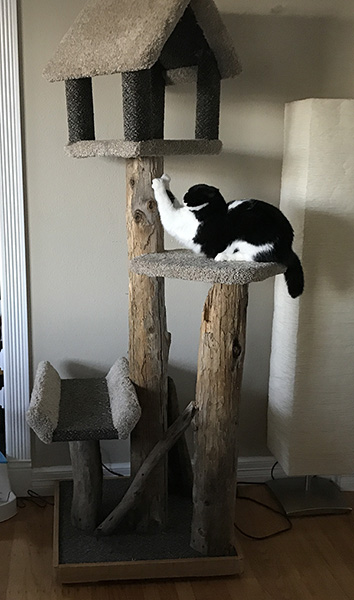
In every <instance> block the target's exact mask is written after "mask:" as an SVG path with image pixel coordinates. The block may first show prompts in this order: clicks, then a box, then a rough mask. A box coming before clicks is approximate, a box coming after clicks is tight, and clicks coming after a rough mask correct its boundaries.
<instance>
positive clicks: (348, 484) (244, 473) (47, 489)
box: [14, 456, 354, 496]
mask: <svg viewBox="0 0 354 600" xmlns="http://www.w3.org/2000/svg"><path fill="white" fill-rule="evenodd" d="M274 464H275V459H274V457H273V456H250V457H248V456H241V457H240V458H239V460H238V481H239V482H241V481H244V482H246V483H251V482H252V481H254V482H258V483H261V482H264V481H267V480H268V479H270V478H271V471H272V467H273V466H274ZM107 466H108V468H109V469H111V470H112V471H114V472H115V473H119V474H121V475H124V476H128V475H129V474H130V464H129V463H127V462H126V463H112V464H108V465H107ZM104 476H105V477H114V475H113V474H112V473H109V472H108V471H104ZM274 476H275V477H286V475H285V473H284V471H283V470H282V468H281V467H280V466H279V465H277V466H276V468H275V469H274ZM71 478H72V471H71V466H70V465H63V466H58V467H40V468H33V469H32V481H31V485H29V486H27V488H26V490H27V489H28V487H30V489H32V490H33V491H35V492H37V494H41V495H42V496H52V495H53V494H54V484H55V482H56V481H59V480H65V479H71ZM331 479H333V480H334V481H335V482H336V483H337V484H338V485H339V487H340V488H341V489H342V490H343V491H354V475H346V476H335V477H332V478H331ZM22 488H23V486H22ZM14 491H15V490H14ZM15 493H16V492H15ZM17 495H20V494H17ZM21 495H25V494H21Z"/></svg>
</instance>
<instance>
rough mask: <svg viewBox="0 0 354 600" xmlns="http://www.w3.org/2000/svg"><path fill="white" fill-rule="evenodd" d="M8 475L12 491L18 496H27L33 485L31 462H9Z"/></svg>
mask: <svg viewBox="0 0 354 600" xmlns="http://www.w3.org/2000/svg"><path fill="white" fill-rule="evenodd" d="M8 473H9V480H10V484H11V489H12V491H13V493H14V494H15V495H16V496H18V497H19V496H27V495H28V494H27V490H28V489H30V488H31V485H32V463H31V461H30V460H9V462H8Z"/></svg>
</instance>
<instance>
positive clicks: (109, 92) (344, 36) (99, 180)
mask: <svg viewBox="0 0 354 600" xmlns="http://www.w3.org/2000/svg"><path fill="white" fill-rule="evenodd" d="M84 4H85V0H51V1H50V2H48V0H22V1H21V2H20V9H21V11H20V15H21V32H20V33H21V39H22V67H23V116H24V139H25V168H26V173H25V176H26V196H27V226H28V243H29V281H30V311H31V315H30V316H31V348H32V362H33V372H34V371H35V368H36V366H37V364H38V362H39V361H40V360H43V359H47V360H50V361H51V362H52V363H53V365H54V366H55V367H56V368H58V370H59V371H60V374H61V376H62V377H72V376H79V377H80V376H95V375H96V374H97V375H101V374H104V373H105V371H106V370H107V369H108V368H109V367H110V365H111V364H112V363H113V361H114V360H115V359H116V357H117V356H120V355H124V354H125V353H126V350H127V345H128V343H127V335H128V333H127V291H128V290H127V282H128V275H127V252H126V242H125V168H124V162H123V161H122V160H119V159H104V158H94V159H86V160H74V159H70V158H67V157H66V156H65V154H64V151H63V147H64V145H65V144H66V140H67V129H66V109H65V95H64V85H63V84H62V83H56V84H49V83H48V82H46V81H45V80H44V79H43V78H42V76H41V72H42V69H43V68H44V66H45V64H46V62H47V61H48V60H49V59H50V57H51V56H52V55H53V53H54V51H55V49H56V47H57V44H58V43H59V41H60V39H61V38H62V36H63V35H64V33H65V32H66V31H67V29H68V28H69V26H70V25H71V23H72V21H73V20H74V18H75V16H76V15H77V13H78V12H79V10H80V9H81V8H82V6H83V5H84ZM250 4H251V6H252V10H253V12H255V13H257V12H258V13H262V14H237V13H238V12H240V13H244V12H245V10H247V7H249V5H250ZM217 5H218V7H219V8H220V10H225V11H226V12H224V13H223V16H224V18H225V22H226V24H227V26H228V28H229V30H230V32H231V35H232V37H233V39H234V43H235V47H236V50H237V52H238V54H239V57H240V59H241V62H242V64H243V68H244V71H243V74H242V75H241V76H240V77H238V78H236V79H235V80H228V81H224V82H223V88H222V106H221V128H220V138H221V139H222V141H223V142H224V150H223V153H222V154H221V155H220V156H217V157H193V158H190V157H185V156H181V157H174V158H169V157H167V158H166V161H165V168H166V171H167V172H168V173H169V174H170V175H171V176H172V179H173V189H174V191H175V193H176V195H181V194H183V193H184V191H185V190H186V189H187V188H188V187H189V186H190V185H192V184H194V183H197V182H206V183H210V184H213V185H216V186H218V187H220V189H221V191H222V192H223V194H224V195H225V197H226V199H227V200H232V199H234V198H239V197H247V196H254V197H258V198H262V199H264V200H267V201H269V202H272V203H274V204H278V201H279V188H280V173H281V159H282V135H283V107H284V103H285V102H288V101H291V100H295V99H300V98H304V97H312V96H315V97H325V96H331V97H342V96H351V95H353V93H354V90H353V85H354V84H353V82H354V73H353V70H354V66H353V61H352V56H353V53H354V26H353V22H352V21H349V20H343V21H341V20H339V19H338V20H337V19H336V18H334V17H330V16H328V15H331V14H332V13H333V14H336V13H337V11H338V6H340V7H342V6H344V5H342V3H338V2H337V0H333V1H332V0H327V2H326V3H323V2H322V0H317V1H316V2H315V1H314V0H309V1H308V2H306V3H305V4H304V7H302V8H303V9H304V10H305V9H306V13H307V14H308V12H309V7H312V8H313V12H314V13H315V14H316V16H315V17H314V18H308V17H304V16H301V14H300V15H299V14H297V11H296V10H295V9H296V6H299V5H298V4H297V3H296V2H294V1H293V2H290V1H289V0H288V1H287V2H283V3H282V4H281V5H277V6H275V3H273V2H266V3H265V2H263V1H262V2H254V3H250V2H247V3H246V4H245V2H244V1H243V2H241V0H240V2H238V0H232V1H231V0H217ZM238 7H239V9H238ZM260 7H261V9H260ZM306 7H307V8H306ZM321 7H322V9H323V10H322V9H321ZM336 7H337V8H336ZM259 9H260V10H259ZM249 12H250V11H249ZM94 92H95V99H96V103H95V104H96V129H97V134H98V136H99V137H101V138H113V137H117V136H121V130H122V125H121V108H120V105H121V99H120V78H119V76H112V77H102V78H97V79H96V80H94ZM167 102H168V108H167V124H166V136H169V137H183V136H186V137H191V136H192V135H193V123H194V107H195V97H194V90H193V86H186V87H185V88H184V87H180V88H178V89H177V88H175V89H169V90H168V96H167ZM174 245H175V244H174V242H173V241H172V240H171V239H170V238H167V239H166V246H167V247H174ZM208 287H209V286H208V285H206V284H198V283H195V282H182V281H175V280H167V281H166V288H167V292H166V295H167V316H168V327H169V330H170V331H171V332H172V347H171V352H170V371H171V374H172V376H173V377H174V378H175V381H176V383H177V386H178V391H179V396H180V400H181V404H182V405H184V404H185V403H186V402H187V401H188V399H190V397H191V396H192V395H193V389H194V379H195V370H196V360H197V348H198V337H199V325H200V315H201V310H202V306H203V302H204V299H205V296H206V293H207V290H208ZM272 303H273V281H271V280H269V281H266V282H264V283H259V284H253V285H252V286H251V287H250V305H249V313H248V338H247V356H246V365H245V372H244V382H243V394H242V410H241V417H240V437H241V439H240V453H241V455H244V456H255V455H263V454H267V452H268V451H267V448H266V443H265V439H266V438H265V431H266V402H267V386H268V373H269V353H270V333H271V319H272ZM103 458H104V460H106V461H108V462H109V461H117V462H121V461H127V460H128V458H129V453H128V444H127V443H126V442H108V443H106V444H104V454H103ZM33 461H34V465H35V466H44V465H54V464H57V465H58V464H64V463H66V462H68V453H67V448H66V446H65V445H64V444H63V445H61V444H55V445H53V446H49V447H46V446H44V445H42V444H40V443H39V442H38V440H36V441H35V443H34V447H33Z"/></svg>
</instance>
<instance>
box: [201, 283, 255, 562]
mask: <svg viewBox="0 0 354 600" xmlns="http://www.w3.org/2000/svg"><path fill="white" fill-rule="evenodd" d="M247 292H248V289H247V285H225V284H215V285H214V286H213V287H212V288H211V290H210V291H209V294H208V297H207V299H206V302H205V305H204V310H203V315H202V324H201V332H200V345H199V356H198V376H197V388H196V408H197V412H196V416H195V419H194V423H195V462H194V484H193V504H194V507H193V519H192V532H191V546H192V548H194V549H195V550H197V551H198V552H200V553H201V554H204V555H206V556H228V555H232V554H233V553H234V552H235V544H234V520H235V501H236V467H237V420H238V406H239V399H240V389H241V380H242V368H243V359H244V353H245V336H246V311H247V298H248V295H247Z"/></svg>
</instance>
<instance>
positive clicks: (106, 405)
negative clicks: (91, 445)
mask: <svg viewBox="0 0 354 600" xmlns="http://www.w3.org/2000/svg"><path fill="white" fill-rule="evenodd" d="M117 438H118V433H117V430H116V429H115V428H114V426H113V422H112V414H111V407H110V402H109V395H108V389H107V382H106V378H105V377H101V378H92V379H62V381H61V398H60V409H59V421H58V426H57V428H56V430H55V431H54V434H53V442H62V441H65V442H66V441H75V440H110V439H117Z"/></svg>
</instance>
